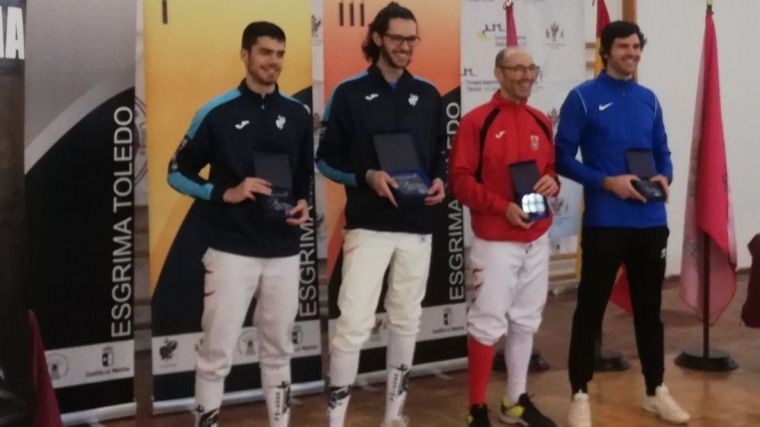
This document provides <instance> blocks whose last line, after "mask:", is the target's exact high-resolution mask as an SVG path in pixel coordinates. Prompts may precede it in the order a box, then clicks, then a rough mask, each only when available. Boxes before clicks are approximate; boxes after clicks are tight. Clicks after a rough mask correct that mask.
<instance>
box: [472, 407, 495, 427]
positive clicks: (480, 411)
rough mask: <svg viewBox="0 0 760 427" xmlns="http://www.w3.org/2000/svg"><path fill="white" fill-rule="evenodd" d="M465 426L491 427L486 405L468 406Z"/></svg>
mask: <svg viewBox="0 0 760 427" xmlns="http://www.w3.org/2000/svg"><path fill="white" fill-rule="evenodd" d="M467 427H491V420H489V419H488V406H486V405H472V406H470V414H469V415H467Z"/></svg>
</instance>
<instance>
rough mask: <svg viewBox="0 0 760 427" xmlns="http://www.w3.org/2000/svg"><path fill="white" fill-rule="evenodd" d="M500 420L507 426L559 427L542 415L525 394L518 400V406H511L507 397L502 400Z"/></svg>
mask: <svg viewBox="0 0 760 427" xmlns="http://www.w3.org/2000/svg"><path fill="white" fill-rule="evenodd" d="M499 419H500V420H501V421H503V422H505V423H507V424H520V425H523V426H527V427H557V425H556V424H554V421H552V420H550V419H549V418H548V417H547V416H546V415H544V414H542V413H541V411H539V410H538V408H536V407H535V406H533V402H531V401H530V397H528V395H527V394H525V393H523V394H521V395H520V398H519V399H518V400H517V405H511V406H510V405H509V401H508V400H507V398H506V397H504V398H503V399H502V400H501V411H500V413H499Z"/></svg>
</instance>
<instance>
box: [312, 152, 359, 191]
mask: <svg viewBox="0 0 760 427" xmlns="http://www.w3.org/2000/svg"><path fill="white" fill-rule="evenodd" d="M317 169H319V171H320V172H322V174H323V175H324V176H326V177H328V178H330V179H331V180H333V181H335V182H339V183H341V184H343V185H350V186H352V187H356V175H355V174H352V173H348V172H344V171H342V170H338V169H335V168H333V167H332V166H330V165H328V164H327V162H326V161H324V159H323V160H319V161H318V162H317Z"/></svg>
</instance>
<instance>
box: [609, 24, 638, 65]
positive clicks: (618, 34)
mask: <svg viewBox="0 0 760 427" xmlns="http://www.w3.org/2000/svg"><path fill="white" fill-rule="evenodd" d="M634 34H636V35H638V36H639V42H640V43H641V49H642V50H643V49H644V45H645V44H647V39H646V37H644V34H643V33H642V32H641V30H640V29H639V26H638V25H636V24H634V23H633V22H628V21H614V22H610V23H609V24H607V26H605V27H604V28H603V29H602V35H601V37H600V43H599V56H601V57H602V63H603V64H604V66H605V67H606V66H607V58H605V57H604V55H609V54H610V50H611V49H612V43H613V42H614V41H615V39H624V38H626V37H629V36H632V35H634Z"/></svg>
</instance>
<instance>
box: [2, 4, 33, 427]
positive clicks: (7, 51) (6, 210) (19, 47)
mask: <svg viewBox="0 0 760 427" xmlns="http://www.w3.org/2000/svg"><path fill="white" fill-rule="evenodd" d="M24 14H25V3H24V2H23V1H18V0H0V29H2V30H3V31H0V183H2V185H0V253H2V256H0V407H2V408H3V409H2V413H1V414H0V419H2V420H3V425H6V423H7V425H21V426H22V425H28V423H29V421H28V419H27V418H26V417H27V415H28V412H27V408H28V404H27V403H28V402H29V401H30V398H31V391H32V380H31V366H30V359H31V358H30V354H29V353H30V338H29V337H30V335H29V330H28V327H27V314H26V307H27V303H26V301H25V297H24V290H25V287H26V283H27V282H26V274H25V257H24V239H25V236H24V229H25V226H24V38H23V35H24ZM6 408H7V409H6Z"/></svg>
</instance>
